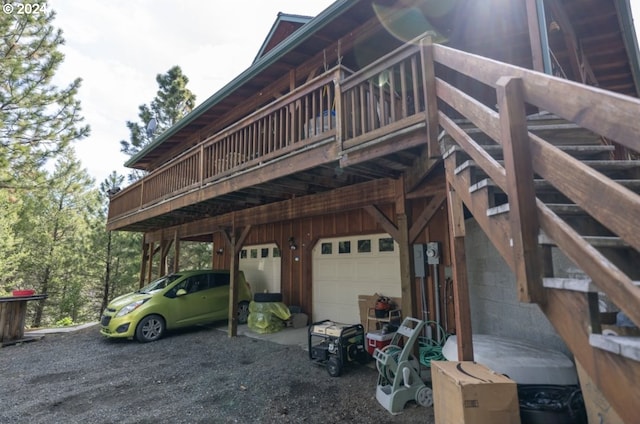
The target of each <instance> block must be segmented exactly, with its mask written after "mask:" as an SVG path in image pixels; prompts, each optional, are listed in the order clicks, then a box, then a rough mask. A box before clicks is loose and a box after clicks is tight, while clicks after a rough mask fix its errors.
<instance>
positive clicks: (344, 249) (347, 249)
mask: <svg viewBox="0 0 640 424" xmlns="http://www.w3.org/2000/svg"><path fill="white" fill-rule="evenodd" d="M338 253H351V242H350V241H339V242H338Z"/></svg>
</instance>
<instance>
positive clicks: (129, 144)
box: [120, 66, 196, 181]
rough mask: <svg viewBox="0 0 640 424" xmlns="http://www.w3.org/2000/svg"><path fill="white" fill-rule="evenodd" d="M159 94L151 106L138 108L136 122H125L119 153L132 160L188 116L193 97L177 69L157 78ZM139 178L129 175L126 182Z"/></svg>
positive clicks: (134, 174) (183, 76)
mask: <svg viewBox="0 0 640 424" xmlns="http://www.w3.org/2000/svg"><path fill="white" fill-rule="evenodd" d="M156 82H157V83H158V91H157V93H156V97H155V98H154V99H153V100H152V101H151V104H150V105H146V104H144V105H140V106H139V107H138V118H139V122H132V121H127V128H129V133H130V135H129V140H128V141H127V140H121V141H120V146H121V147H120V150H121V151H122V152H123V153H125V154H127V155H129V156H134V155H136V154H137V153H138V152H140V150H142V149H143V148H144V147H145V146H146V145H147V144H149V143H150V142H151V141H153V139H154V137H155V136H156V135H158V134H161V133H162V132H164V131H165V130H167V129H169V128H171V127H172V126H173V125H175V124H176V123H177V122H178V121H179V120H180V119H181V118H182V117H183V116H185V115H186V114H188V113H189V112H191V110H193V107H194V105H195V101H196V96H195V94H193V93H192V92H191V90H189V89H188V88H187V84H188V82H189V78H187V76H186V75H184V74H183V73H182V69H181V68H180V67H179V66H174V67H172V68H171V69H169V70H168V71H167V73H166V74H158V75H157V76H156ZM140 177H141V174H140V173H139V172H135V171H134V172H133V173H132V174H131V175H129V180H130V181H131V180H136V179H138V178H140Z"/></svg>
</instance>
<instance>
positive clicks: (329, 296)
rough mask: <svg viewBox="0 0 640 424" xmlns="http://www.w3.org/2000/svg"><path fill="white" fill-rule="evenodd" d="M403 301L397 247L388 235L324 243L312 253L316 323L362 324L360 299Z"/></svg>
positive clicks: (348, 238) (337, 239)
mask: <svg viewBox="0 0 640 424" xmlns="http://www.w3.org/2000/svg"><path fill="white" fill-rule="evenodd" d="M375 293H381V294H384V295H385V296H391V297H400V296H401V290H400V260H399V253H398V244H397V243H395V242H394V241H393V239H392V238H391V237H390V236H389V235H388V234H376V235H370V236H354V237H340V238H332V239H322V240H320V241H319V242H318V244H317V245H316V246H315V248H314V249H313V320H314V321H320V320H324V319H330V320H332V321H337V322H342V323H354V324H355V323H359V322H360V312H359V309H358V296H359V295H362V294H365V295H373V294H375Z"/></svg>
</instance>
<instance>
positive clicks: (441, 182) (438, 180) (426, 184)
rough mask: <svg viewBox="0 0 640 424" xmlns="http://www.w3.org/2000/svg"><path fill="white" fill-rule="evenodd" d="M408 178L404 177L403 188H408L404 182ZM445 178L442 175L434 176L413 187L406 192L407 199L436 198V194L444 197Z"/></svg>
mask: <svg viewBox="0 0 640 424" xmlns="http://www.w3.org/2000/svg"><path fill="white" fill-rule="evenodd" d="M405 175H406V174H405ZM407 178H408V177H405V188H407V187H408V186H409V184H408V183H407V182H406V180H407ZM445 190H446V178H445V175H444V174H440V175H435V176H434V177H433V178H429V179H428V180H427V181H423V182H422V183H421V184H420V185H419V186H418V187H414V188H413V190H412V191H407V195H406V197H407V199H409V200H413V199H423V198H426V197H432V196H437V195H438V194H444V195H445V197H446V191H445Z"/></svg>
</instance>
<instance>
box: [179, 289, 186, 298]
mask: <svg viewBox="0 0 640 424" xmlns="http://www.w3.org/2000/svg"><path fill="white" fill-rule="evenodd" d="M185 294H187V291H186V290H185V289H178V291H177V292H176V297H180V296H184V295H185Z"/></svg>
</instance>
